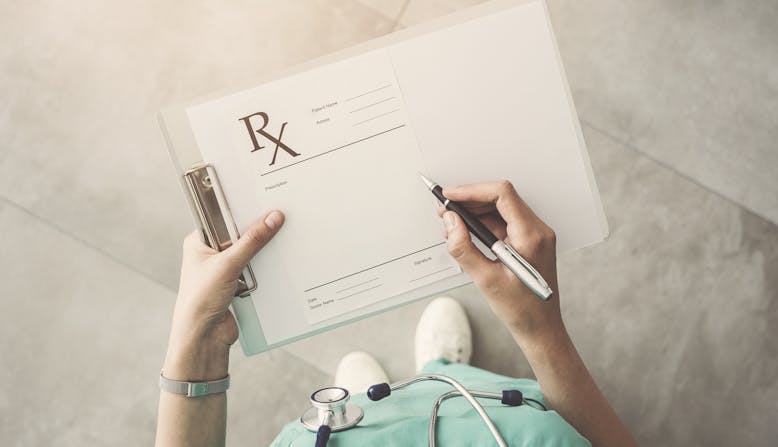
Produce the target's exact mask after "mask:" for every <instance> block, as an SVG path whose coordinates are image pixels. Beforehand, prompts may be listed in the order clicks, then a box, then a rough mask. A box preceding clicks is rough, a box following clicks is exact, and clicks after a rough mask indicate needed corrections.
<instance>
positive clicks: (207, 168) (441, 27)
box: [158, 0, 608, 355]
mask: <svg viewBox="0 0 778 447" xmlns="http://www.w3.org/2000/svg"><path fill="white" fill-rule="evenodd" d="M522 8H525V9H526V11H527V14H531V15H532V18H531V20H532V21H533V23H534V24H535V25H537V26H536V27H535V29H536V31H534V32H535V33H536V34H537V36H538V38H539V39H546V40H548V39H550V40H548V42H550V45H548V42H547V46H548V48H549V49H548V53H550V54H545V55H544V57H547V58H549V59H548V61H551V62H548V65H549V67H552V68H553V70H555V71H556V73H555V74H556V75H557V76H558V77H559V82H558V85H555V86H554V88H553V89H552V90H553V93H554V94H555V95H559V98H563V100H562V101H563V102H564V103H565V104H564V108H565V109H564V110H562V111H560V110H557V111H556V112H557V114H556V115H555V116H557V117H559V116H562V117H564V118H565V120H569V123H566V124H565V125H566V127H565V129H566V130H565V132H566V133H568V134H569V135H568V136H569V141H570V142H571V143H570V145H571V149H570V150H569V153H570V156H571V157H576V160H577V161H576V162H574V164H575V166H579V165H580V166H579V167H580V170H581V172H582V175H583V176H584V177H585V180H583V181H582V182H584V183H586V186H587V187H588V191H587V194H584V197H585V199H586V202H587V203H586V204H584V205H582V208H581V209H582V210H583V211H586V213H584V214H585V215H586V217H584V218H582V219H583V220H585V221H586V222H583V223H586V224H588V225H589V228H590V229H589V230H588V232H587V234H585V235H583V236H581V237H578V238H576V239H575V241H574V242H571V243H569V244H568V245H569V246H568V247H562V248H561V251H566V250H570V249H576V248H580V247H582V246H586V245H590V244H594V243H597V242H599V241H601V240H603V239H605V237H607V234H608V226H607V222H606V220H605V214H604V211H603V209H602V204H601V201H600V198H599V192H598V191H597V186H596V183H595V180H594V175H593V173H592V170H591V166H590V163H589V159H588V153H587V152H586V146H585V142H584V139H583V135H582V132H581V129H580V124H579V123H578V120H577V115H576V112H575V107H574V105H573V102H572V96H571V94H570V91H569V87H568V85H567V80H566V78H565V75H564V69H563V67H562V62H561V58H560V57H559V53H558V49H557V47H556V42H555V40H554V38H553V32H552V30H551V26H550V20H549V17H548V11H547V8H546V5H545V1H543V0H497V1H492V2H489V3H485V4H480V5H477V6H474V7H471V8H469V9H466V10H463V11H459V12H456V13H454V14H451V15H449V16H445V17H442V18H440V19H437V20H434V21H432V22H428V23H425V24H422V25H419V26H416V27H413V28H408V29H404V30H401V31H398V32H396V33H392V34H389V35H386V36H382V37H379V38H376V39H373V40H371V41H368V42H364V43H362V44H359V45H357V46H355V47H352V48H349V49H346V50H342V51H339V52H336V53H333V54H330V55H326V56H323V57H320V58H318V59H315V60H312V61H310V62H306V63H304V64H300V65H298V66H295V67H292V68H289V69H287V70H284V71H282V72H279V73H275V74H272V75H269V76H265V77H262V78H260V79H257V80H256V81H253V82H252V83H251V84H249V85H245V86H234V87H232V88H230V89H227V90H224V91H221V92H216V93H213V94H211V95H208V96H206V97H203V98H199V99H196V100H193V101H189V102H187V103H185V104H179V105H175V106H173V107H170V108H167V109H165V110H163V111H161V112H160V113H159V114H158V121H159V124H160V128H161V130H162V133H163V135H164V138H165V140H166V143H167V146H168V149H169V151H170V154H171V158H172V160H173V164H174V166H175V167H176V170H177V172H178V176H179V179H180V181H181V185H182V190H183V191H184V195H185V197H186V200H187V202H188V203H189V206H190V209H191V211H192V215H193V217H194V221H195V223H196V225H197V227H198V229H199V231H200V232H201V234H202V238H203V240H204V241H205V242H206V243H207V244H208V245H209V246H211V247H213V248H215V249H217V250H223V249H225V248H227V247H229V246H230V245H231V244H232V243H233V242H234V241H235V240H237V238H238V237H239V234H238V226H237V225H236V223H235V219H233V215H232V212H231V210H230V204H229V200H228V197H226V196H225V194H224V191H223V188H222V187H221V180H220V178H219V175H220V174H219V173H218V172H217V171H216V169H215V168H214V167H213V166H212V165H210V164H209V163H208V161H207V160H203V157H202V154H201V151H200V148H199V147H198V142H197V139H196V137H195V134H194V132H193V129H192V124H191V122H190V119H189V116H188V115H187V112H186V111H187V109H188V108H189V107H192V106H195V105H198V104H203V103H206V102H208V101H211V100H216V99H219V98H223V97H225V96H228V95H230V94H235V93H236V92H242V91H245V90H247V89H249V88H252V87H254V86H257V85H262V84H266V83H268V82H271V81H275V80H279V79H283V78H286V77H289V76H292V75H295V74H299V73H303V72H307V71H310V70H315V69H317V68H318V67H326V66H328V65H330V64H334V63H337V62H340V61H343V60H347V59H349V58H353V57H356V56H360V55H364V54H366V53H369V52H371V51H375V50H380V49H383V48H388V47H397V46H403V45H404V46H405V47H406V48H407V47H408V46H409V45H410V46H411V47H413V46H414V45H416V43H415V42H417V41H426V42H429V41H430V40H434V39H435V38H436V36H438V33H443V32H446V31H447V30H450V29H454V28H457V27H459V28H462V27H463V26H465V25H466V24H471V23H474V22H476V21H478V20H481V19H484V18H488V17H493V16H497V15H499V14H501V13H505V14H509V13H511V12H512V11H519V10H522ZM460 25H461V26H460ZM425 39H426V40H425ZM510 44H511V43H510V42H509V43H508V44H507V46H506V48H507V49H508V50H510V49H511V45H510ZM420 45H421V46H423V45H424V44H423V43H422V44H420ZM408 89H409V90H413V88H412V86H408ZM432 127H434V126H432ZM438 133H440V132H438ZM432 134H434V130H433V131H432ZM429 135H430V133H428V135H427V136H424V135H421V136H419V140H420V141H419V143H420V144H424V143H425V141H424V140H425V139H426V141H428V142H429V141H430V137H429ZM444 140H445V139H444ZM573 146H575V147H573ZM578 157H580V159H578ZM453 165H456V163H453ZM475 171H477V170H475ZM430 174H431V176H432V177H433V178H435V179H436V180H438V181H440V182H441V183H450V182H453V181H456V182H458V183H459V181H458V180H461V179H460V178H459V177H457V175H456V173H454V172H450V171H449V172H448V173H447V172H445V171H440V172H435V171H433V172H430ZM478 180H485V179H483V178H481V179H478ZM584 208H585V209H584ZM541 217H543V216H541ZM552 227H553V225H552ZM558 234H559V232H558ZM562 245H564V244H562ZM482 250H483V248H482ZM470 282H471V279H470V278H469V277H468V275H467V274H465V273H460V274H458V275H455V276H450V277H447V278H445V279H443V280H441V281H438V282H435V283H433V284H429V285H426V286H423V287H419V288H417V289H414V290H411V291H409V292H406V293H401V294H399V295H396V296H392V297H389V298H387V299H384V300H382V301H380V302H377V303H374V304H371V305H368V306H365V307H362V308H360V309H356V310H354V311H351V312H347V313H345V314H343V315H340V316H338V318H334V319H329V320H327V321H324V322H322V323H320V324H315V325H309V327H304V328H302V329H298V331H297V333H295V334H293V335H292V336H284V337H282V338H280V339H279V337H275V339H272V340H269V339H268V337H267V336H266V328H264V327H263V325H262V323H261V321H260V318H259V316H258V314H257V308H256V306H255V302H254V298H253V297H252V292H255V291H256V290H257V287H258V284H257V278H256V275H255V274H254V272H253V271H252V269H251V267H250V266H247V268H246V269H245V270H244V272H243V275H242V276H241V279H240V281H239V286H238V289H237V291H236V297H235V299H234V300H233V303H232V309H233V312H234V314H235V317H236V320H237V322H238V327H239V330H240V338H239V339H240V343H241V347H242V349H243V352H244V353H245V354H246V355H252V354H257V353H259V352H263V351H266V350H269V349H273V348H276V347H278V346H282V345H284V344H287V343H291V342H294V341H296V340H299V339H302V338H307V337H310V336H312V335H315V334H318V333H321V332H324V331H328V330H331V329H333V328H335V327H339V326H342V325H345V324H349V323H351V322H354V321H357V320H360V319H362V318H368V317H370V316H372V315H375V314H378V313H381V312H385V311H389V310H391V309H394V308H396V307H398V306H401V305H403V304H406V303H409V302H412V301H416V300H419V299H423V298H427V297H430V296H433V295H437V294H441V293H444V292H446V291H447V290H451V289H453V288H456V287H459V286H462V285H464V284H468V283H470ZM298 326H300V325H299V324H298ZM301 327H302V326H301Z"/></svg>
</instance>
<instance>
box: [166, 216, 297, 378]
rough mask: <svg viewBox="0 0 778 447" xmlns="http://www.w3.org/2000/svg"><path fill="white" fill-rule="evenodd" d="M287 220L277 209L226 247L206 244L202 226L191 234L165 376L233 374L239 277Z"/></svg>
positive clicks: (185, 246) (188, 237) (236, 335)
mask: <svg viewBox="0 0 778 447" xmlns="http://www.w3.org/2000/svg"><path fill="white" fill-rule="evenodd" d="M283 223H284V215H283V214H282V213H281V212H280V211H271V212H269V213H268V214H266V215H265V216H263V217H262V218H260V219H259V220H257V221H256V222H254V224H252V226H251V227H249V229H248V230H246V231H245V232H244V233H243V234H242V235H241V237H240V238H239V239H238V241H237V242H236V243H235V244H234V245H233V246H231V247H229V248H228V249H226V250H224V251H222V252H217V251H216V250H214V249H212V248H210V247H208V246H207V245H205V244H204V243H203V242H202V241H200V238H199V236H198V234H197V232H193V233H191V234H190V235H189V236H187V238H186V239H185V240H184V255H183V260H182V262H181V281H180V284H179V289H178V299H177V300H176V307H175V311H174V312H173V324H172V327H171V331H170V341H169V343H168V353H167V356H166V358H165V366H164V372H165V377H167V378H169V379H174V380H197V381H200V380H216V379H220V378H222V377H224V376H226V375H227V362H228V359H229V348H230V346H231V345H232V344H233V343H235V341H236V340H237V339H238V325H237V323H236V322H235V317H234V316H233V315H232V312H230V311H229V306H230V303H231V302H232V299H233V297H234V296H235V288H236V287H237V284H238V278H239V277H240V275H241V273H242V272H243V269H244V268H245V267H246V265H247V264H248V263H249V261H251V259H252V258H253V257H254V256H255V255H256V254H257V253H258V252H259V250H261V249H262V247H264V246H265V244H267V243H268V242H269V241H270V239H272V238H273V236H274V235H275V234H276V232H278V230H279V229H280V228H281V226H282V225H283Z"/></svg>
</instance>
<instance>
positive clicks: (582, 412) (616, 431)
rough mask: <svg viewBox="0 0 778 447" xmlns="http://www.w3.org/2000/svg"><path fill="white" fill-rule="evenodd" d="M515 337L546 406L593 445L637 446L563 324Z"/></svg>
mask: <svg viewBox="0 0 778 447" xmlns="http://www.w3.org/2000/svg"><path fill="white" fill-rule="evenodd" d="M514 338H515V339H516V341H517V343H518V344H519V346H520V347H521V349H522V351H523V352H524V354H525V355H526V357H527V360H528V361H529V363H530V366H531V367H532V370H533V372H534V373H535V377H537V379H538V383H540V388H541V390H542V391H543V396H544V397H545V399H546V402H547V403H548V405H549V407H550V408H551V409H553V410H555V411H556V412H557V413H559V414H560V415H561V416H562V417H563V418H564V419H565V420H566V421H567V422H569V423H570V425H572V426H573V427H575V429H576V430H578V432H579V433H581V434H582V435H583V436H584V437H586V438H587V439H588V440H589V441H590V442H591V443H592V445H593V446H595V447H609V446H620V447H621V446H634V445H637V444H636V442H635V440H634V439H633V438H632V436H631V435H630V434H629V432H628V431H627V428H626V427H625V426H624V424H623V423H622V422H621V420H620V419H619V417H618V415H616V412H615V411H614V410H613V408H612V407H611V406H610V404H609V403H608V401H607V399H606V398H605V396H603V394H602V393H601V392H600V390H599V388H598V387H597V384H596V383H595V382H594V379H593V378H592V376H591V374H590V373H589V371H588V370H587V369H586V365H585V364H584V362H583V360H582V359H581V357H580V355H578V351H577V350H576V349H575V346H574V345H573V342H572V340H571V339H570V336H569V335H568V334H567V331H566V330H565V329H564V326H561V327H560V329H559V330H555V331H553V332H552V333H550V334H543V335H542V336H538V337H535V338H523V337H520V336H518V334H515V333H514Z"/></svg>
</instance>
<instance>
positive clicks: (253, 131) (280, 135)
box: [238, 112, 300, 166]
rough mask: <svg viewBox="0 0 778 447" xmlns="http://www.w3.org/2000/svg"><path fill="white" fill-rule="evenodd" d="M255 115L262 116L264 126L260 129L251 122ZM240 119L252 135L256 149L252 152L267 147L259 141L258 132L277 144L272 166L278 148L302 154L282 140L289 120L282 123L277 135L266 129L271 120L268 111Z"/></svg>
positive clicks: (294, 153)
mask: <svg viewBox="0 0 778 447" xmlns="http://www.w3.org/2000/svg"><path fill="white" fill-rule="evenodd" d="M255 116H258V117H260V118H262V126H260V128H259V129H255V128H254V126H253V125H252V124H251V118H253V117H255ZM238 121H243V124H245V125H246V130H247V131H248V132H249V137H251V143H252V144H253V145H254V149H252V150H251V152H255V151H258V150H260V149H264V147H265V146H260V145H259V141H257V136H256V134H259V135H261V136H263V137H265V138H266V139H267V140H268V141H270V142H271V143H274V144H275V145H276V149H275V151H273V161H271V162H270V166H273V165H274V164H275V163H276V156H277V155H278V149H283V150H285V151H286V152H287V153H288V154H289V155H291V156H292V157H296V156H298V155H300V154H298V153H297V152H295V151H294V150H293V149H292V148H291V147H289V146H287V145H286V144H285V143H284V142H283V141H281V138H283V136H284V129H285V128H286V124H287V122H284V123H283V124H281V130H280V131H279V132H278V137H275V136H273V135H271V134H269V133H268V132H267V131H265V127H266V126H267V125H268V123H269V122H270V118H268V116H267V113H265V112H257V113H255V114H253V115H249V116H244V117H243V118H240V119H239V120H238Z"/></svg>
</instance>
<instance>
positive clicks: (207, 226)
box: [184, 164, 257, 297]
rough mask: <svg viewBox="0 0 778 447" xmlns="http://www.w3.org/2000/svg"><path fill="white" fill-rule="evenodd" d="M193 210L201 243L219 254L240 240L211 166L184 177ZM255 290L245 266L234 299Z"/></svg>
mask: <svg viewBox="0 0 778 447" xmlns="http://www.w3.org/2000/svg"><path fill="white" fill-rule="evenodd" d="M184 183H185V184H186V189H187V192H188V193H189V198H190V199H191V204H192V208H193V209H194V211H195V214H196V217H197V221H198V222H199V225H200V231H201V233H202V236H203V242H205V243H206V244H208V246H209V247H211V248H213V249H216V250H218V251H223V250H226V249H227V248H229V247H230V246H231V245H232V244H233V243H234V242H235V241H237V240H238V237H239V236H240V235H239V233H238V227H237V225H236V224H235V221H234V220H233V218H232V213H231V212H230V208H229V206H228V205H227V199H226V198H225V197H224V192H223V191H222V188H221V185H220V184H219V178H218V176H217V175H216V169H214V167H213V166H212V165H210V164H198V165H195V166H193V167H192V169H190V170H188V171H186V172H185V173H184ZM256 289H257V280H256V278H255V277H254V272H253V271H252V270H251V266H250V265H247V266H246V268H245V269H244V270H243V273H242V274H241V275H240V278H239V279H238V287H237V288H236V289H235V296H240V297H246V296H248V295H249V294H250V293H251V292H253V291H254V290H256Z"/></svg>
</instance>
